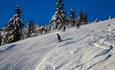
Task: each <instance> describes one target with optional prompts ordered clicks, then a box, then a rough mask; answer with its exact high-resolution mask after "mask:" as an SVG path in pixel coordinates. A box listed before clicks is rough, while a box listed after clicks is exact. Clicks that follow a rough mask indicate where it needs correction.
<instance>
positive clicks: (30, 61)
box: [0, 19, 115, 70]
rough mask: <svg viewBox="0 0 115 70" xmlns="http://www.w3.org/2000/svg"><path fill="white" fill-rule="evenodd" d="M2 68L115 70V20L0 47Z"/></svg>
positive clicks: (0, 68) (4, 69) (25, 69)
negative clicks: (58, 35) (59, 39)
mask: <svg viewBox="0 0 115 70" xmlns="http://www.w3.org/2000/svg"><path fill="white" fill-rule="evenodd" d="M56 33H59V34H60V35H61V37H62V39H63V42H60V43H59V42H58V40H57V37H56ZM0 70H115V19H111V20H107V21H100V22H98V23H92V24H88V25H83V26H81V27H80V29H77V28H76V27H72V28H69V29H67V30H66V31H65V32H61V31H54V32H51V33H49V34H45V35H41V36H37V37H34V38H29V39H25V40H22V41H19V42H16V43H12V44H7V45H3V46H0Z"/></svg>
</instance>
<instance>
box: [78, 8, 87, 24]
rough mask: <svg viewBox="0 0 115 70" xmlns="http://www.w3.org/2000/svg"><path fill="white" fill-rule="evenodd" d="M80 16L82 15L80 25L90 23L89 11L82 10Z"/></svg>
mask: <svg viewBox="0 0 115 70" xmlns="http://www.w3.org/2000/svg"><path fill="white" fill-rule="evenodd" d="M79 16H80V17H79V23H80V25H83V24H88V19H87V12H85V11H83V10H81V11H80V14H79Z"/></svg>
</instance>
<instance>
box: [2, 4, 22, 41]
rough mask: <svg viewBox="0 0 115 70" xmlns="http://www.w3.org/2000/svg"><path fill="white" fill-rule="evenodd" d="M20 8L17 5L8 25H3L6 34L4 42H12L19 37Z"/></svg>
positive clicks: (20, 27)
mask: <svg viewBox="0 0 115 70" xmlns="http://www.w3.org/2000/svg"><path fill="white" fill-rule="evenodd" d="M20 17H21V10H20V8H19V6H17V7H16V14H15V15H14V16H13V17H12V18H11V19H10V21H9V22H8V25H7V26H6V27H5V31H6V35H5V38H4V43H12V42H15V41H18V40H20V39H21V35H22V34H21V33H22V32H21V30H22V26H23V24H22V22H21V19H20Z"/></svg>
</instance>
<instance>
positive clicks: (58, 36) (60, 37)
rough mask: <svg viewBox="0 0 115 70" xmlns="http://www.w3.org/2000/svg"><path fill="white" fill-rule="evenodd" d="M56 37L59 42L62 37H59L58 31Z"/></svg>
mask: <svg viewBox="0 0 115 70" xmlns="http://www.w3.org/2000/svg"><path fill="white" fill-rule="evenodd" d="M57 39H58V41H59V42H62V39H61V37H60V35H59V34H58V33H57Z"/></svg>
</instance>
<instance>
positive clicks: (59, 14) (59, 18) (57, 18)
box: [51, 0, 66, 29]
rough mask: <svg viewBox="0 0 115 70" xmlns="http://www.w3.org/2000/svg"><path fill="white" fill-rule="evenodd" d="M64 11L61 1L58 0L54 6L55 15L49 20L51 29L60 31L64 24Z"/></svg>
mask: <svg viewBox="0 0 115 70" xmlns="http://www.w3.org/2000/svg"><path fill="white" fill-rule="evenodd" d="M65 19H66V15H65V10H64V4H63V0H58V2H57V4H56V9H55V14H54V16H53V17H52V20H51V29H61V28H62V27H63V25H64V24H65Z"/></svg>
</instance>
